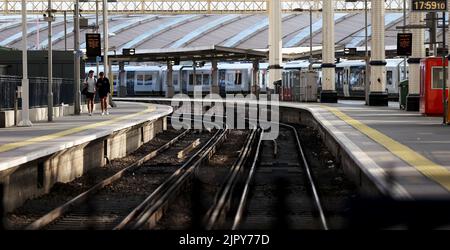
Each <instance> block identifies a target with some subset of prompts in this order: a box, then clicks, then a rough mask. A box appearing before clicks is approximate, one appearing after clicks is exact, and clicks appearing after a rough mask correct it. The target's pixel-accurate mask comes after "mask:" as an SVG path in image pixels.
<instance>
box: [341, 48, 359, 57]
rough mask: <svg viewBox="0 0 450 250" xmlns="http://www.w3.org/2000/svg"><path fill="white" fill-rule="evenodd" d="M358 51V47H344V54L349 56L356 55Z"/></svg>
mask: <svg viewBox="0 0 450 250" xmlns="http://www.w3.org/2000/svg"><path fill="white" fill-rule="evenodd" d="M357 53H358V51H357V49H356V48H345V49H344V54H345V55H348V56H356V54H357Z"/></svg>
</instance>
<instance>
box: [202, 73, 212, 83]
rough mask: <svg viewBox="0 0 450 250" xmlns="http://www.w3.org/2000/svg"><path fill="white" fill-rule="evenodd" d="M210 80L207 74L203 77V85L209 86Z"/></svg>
mask: <svg viewBox="0 0 450 250" xmlns="http://www.w3.org/2000/svg"><path fill="white" fill-rule="evenodd" d="M210 78H211V76H210V75H209V74H204V75H203V85H210Z"/></svg>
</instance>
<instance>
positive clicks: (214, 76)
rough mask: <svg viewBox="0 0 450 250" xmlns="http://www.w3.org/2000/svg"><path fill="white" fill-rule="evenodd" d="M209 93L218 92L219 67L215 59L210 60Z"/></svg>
mask: <svg viewBox="0 0 450 250" xmlns="http://www.w3.org/2000/svg"><path fill="white" fill-rule="evenodd" d="M211 94H220V88H219V69H218V68H217V61H216V60H213V61H211Z"/></svg>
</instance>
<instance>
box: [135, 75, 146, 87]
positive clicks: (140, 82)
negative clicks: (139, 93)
mask: <svg viewBox="0 0 450 250" xmlns="http://www.w3.org/2000/svg"><path fill="white" fill-rule="evenodd" d="M136 85H144V75H142V74H138V75H137V76H136Z"/></svg>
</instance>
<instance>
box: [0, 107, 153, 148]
mask: <svg viewBox="0 0 450 250" xmlns="http://www.w3.org/2000/svg"><path fill="white" fill-rule="evenodd" d="M154 110H155V109H154V108H152V106H147V109H145V110H143V111H140V112H137V113H134V114H129V115H126V116H120V117H116V118H114V119H111V120H107V121H102V122H97V123H91V124H88V125H84V126H81V127H75V128H71V129H67V130H64V131H60V132H57V133H53V134H49V135H43V136H38V137H34V138H31V139H28V140H25V141H19V142H13V143H8V144H4V145H1V146H0V153H2V152H6V151H10V150H13V149H16V148H20V147H24V146H28V145H32V144H35V143H39V142H43V141H48V140H53V139H57V138H61V137H63V136H67V135H71V134H75V133H78V132H81V131H84V130H88V129H92V128H96V127H101V126H105V125H109V124H112V123H115V122H118V121H122V120H126V119H131V118H133V117H136V116H139V115H142V114H145V113H148V112H151V111H154Z"/></svg>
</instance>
